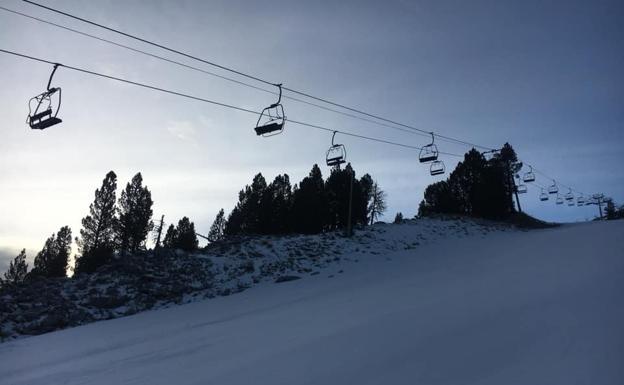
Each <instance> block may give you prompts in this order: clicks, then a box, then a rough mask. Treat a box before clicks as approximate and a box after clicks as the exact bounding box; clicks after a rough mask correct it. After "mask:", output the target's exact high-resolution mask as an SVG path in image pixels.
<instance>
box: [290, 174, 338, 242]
mask: <svg viewBox="0 0 624 385" xmlns="http://www.w3.org/2000/svg"><path fill="white" fill-rule="evenodd" d="M328 214H329V213H328V207H327V194H326V191H325V182H324V181H323V175H322V174H321V169H320V168H319V167H318V165H316V164H315V165H314V166H312V170H311V171H310V174H308V176H307V177H305V178H304V179H303V180H302V181H301V182H300V183H299V186H295V190H294V192H293V203H292V215H291V223H292V227H291V228H292V230H293V231H295V232H298V233H303V234H316V233H320V232H322V231H323V230H324V229H325V228H326V223H327V218H328Z"/></svg>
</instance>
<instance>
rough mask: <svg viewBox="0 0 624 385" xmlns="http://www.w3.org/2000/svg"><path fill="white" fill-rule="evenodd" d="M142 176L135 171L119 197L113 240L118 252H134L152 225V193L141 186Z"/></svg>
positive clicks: (143, 240)
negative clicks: (117, 217)
mask: <svg viewBox="0 0 624 385" xmlns="http://www.w3.org/2000/svg"><path fill="white" fill-rule="evenodd" d="M142 183H143V177H142V176H141V173H137V174H136V175H135V176H134V177H133V178H132V181H131V182H130V183H128V184H127V185H126V188H125V189H124V190H123V191H122V192H121V197H120V198H119V210H118V211H119V220H118V221H116V224H117V226H116V227H115V230H116V231H115V240H116V245H117V248H118V250H119V251H120V253H121V254H122V255H123V254H125V253H126V252H128V251H129V252H131V253H135V252H137V251H138V250H139V249H140V248H141V247H142V246H143V245H144V242H145V240H146V239H147V234H148V233H149V231H150V230H151V229H152V227H153V223H152V221H151V218H152V204H153V202H152V194H151V192H150V191H149V190H148V189H147V187H143V185H142Z"/></svg>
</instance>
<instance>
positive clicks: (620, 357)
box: [0, 221, 624, 385]
mask: <svg viewBox="0 0 624 385" xmlns="http://www.w3.org/2000/svg"><path fill="white" fill-rule="evenodd" d="M449 227H453V228H455V229H456V230H457V231H456V234H459V235H461V237H459V236H455V237H454V238H452V237H448V233H446V236H444V235H443V233H445V230H448V229H449ZM374 230H375V232H376V233H375V232H373V236H368V235H366V233H365V232H364V233H360V238H358V239H359V242H360V243H359V245H356V244H355V243H349V242H348V241H346V240H345V241H342V240H339V241H338V242H337V243H336V245H338V246H339V247H340V248H342V253H341V255H340V256H341V259H340V261H339V262H336V263H333V264H328V265H327V266H326V267H325V269H323V270H320V271H321V274H318V275H314V276H304V277H303V279H300V280H296V281H291V282H284V283H280V284H274V283H271V282H266V281H264V282H260V283H259V284H257V285H256V286H254V287H253V288H251V289H249V290H246V291H244V292H242V293H238V294H235V295H231V296H226V297H217V298H214V299H210V300H205V301H195V302H192V303H189V304H186V305H181V306H172V307H168V308H163V309H160V310H155V311H148V312H143V313H140V314H136V315H134V316H129V317H124V318H119V319H114V320H109V321H101V322H96V323H92V324H88V325H84V326H80V327H76V328H73V329H66V330H62V331H58V332H53V333H48V334H44V335H40V336H36V337H30V338H24V339H18V340H15V341H11V342H7V343H4V344H1V345H0V384H3V385H4V384H7V385H8V384H15V385H20V384H29V385H30V384H32V385H34V384H98V385H99V384H151V385H160V384H163V385H164V384H189V385H190V384H219V385H228V384H449V385H450V384H492V385H494V384H496V385H500V384H523V385H526V384H549V385H551V384H566V385H568V384H592V385H595V384H614V385H616V384H623V383H624V365H623V364H622V363H623V362H624V307H623V306H622V294H623V293H624V280H623V279H622V278H623V277H624V252H623V251H622V247H621V238H622V235H624V221H614V222H595V223H586V224H576V225H565V226H562V227H559V228H554V229H547V230H535V231H530V232H521V231H486V230H485V228H482V227H479V226H474V225H466V224H461V223H458V222H448V223H444V224H442V225H440V226H438V227H436V226H431V228H430V229H428V230H427V231H423V229H422V225H421V226H414V225H410V224H406V225H398V226H395V225H386V226H376V227H375V228H374ZM502 230H504V229H502ZM486 233H487V235H486ZM423 234H425V235H423ZM296 238H297V237H290V238H287V239H285V240H283V241H280V242H284V243H288V242H291V243H292V242H297V239H296ZM423 238H426V240H425V239H423ZM302 239H308V240H309V238H305V237H302ZM416 242H419V244H418V245H417V244H416ZM367 246H368V248H367ZM280 247H281V246H280V245H274V248H276V249H279V248H280ZM269 252H270V251H269V250H267V253H269ZM356 261H357V262H356ZM221 263H224V262H223V261H222V262H221ZM338 271H343V273H342V274H337V272H338ZM330 276H332V277H333V278H329V277H330Z"/></svg>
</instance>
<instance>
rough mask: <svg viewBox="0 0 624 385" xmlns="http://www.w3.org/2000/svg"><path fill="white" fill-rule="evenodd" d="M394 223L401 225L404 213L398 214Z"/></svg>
mask: <svg viewBox="0 0 624 385" xmlns="http://www.w3.org/2000/svg"><path fill="white" fill-rule="evenodd" d="M394 223H396V224H399V223H403V213H402V212H400V211H399V212H398V213H396V215H395V216H394Z"/></svg>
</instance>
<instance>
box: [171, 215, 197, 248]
mask: <svg viewBox="0 0 624 385" xmlns="http://www.w3.org/2000/svg"><path fill="white" fill-rule="evenodd" d="M176 235H177V236H176V244H175V246H176V248H178V249H182V250H184V251H194V250H197V246H198V244H199V242H198V241H197V235H195V224H194V223H193V222H191V221H190V220H189V219H188V218H187V217H183V218H182V219H180V221H178V226H177V227H176Z"/></svg>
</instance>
